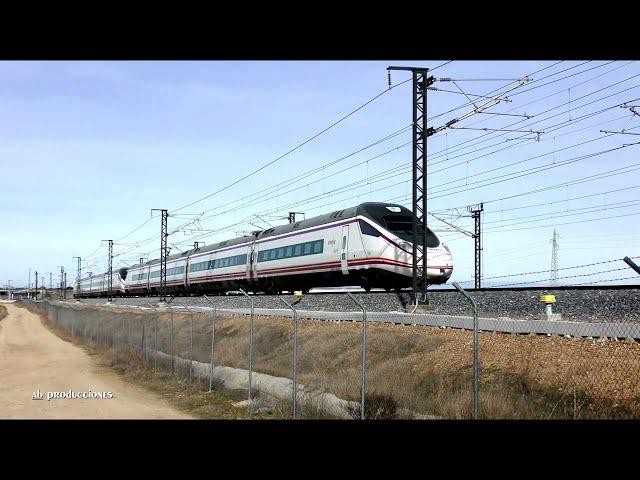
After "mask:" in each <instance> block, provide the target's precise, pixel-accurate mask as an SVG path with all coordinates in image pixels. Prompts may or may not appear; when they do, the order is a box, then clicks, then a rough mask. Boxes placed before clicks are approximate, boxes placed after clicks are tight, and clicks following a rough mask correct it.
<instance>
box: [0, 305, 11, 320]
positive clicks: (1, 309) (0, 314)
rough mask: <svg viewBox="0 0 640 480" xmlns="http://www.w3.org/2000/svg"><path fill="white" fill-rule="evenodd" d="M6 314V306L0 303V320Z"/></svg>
mask: <svg viewBox="0 0 640 480" xmlns="http://www.w3.org/2000/svg"><path fill="white" fill-rule="evenodd" d="M8 314H9V312H7V307H5V306H4V305H0V320H2V319H3V318H4V317H6V316H7V315H8Z"/></svg>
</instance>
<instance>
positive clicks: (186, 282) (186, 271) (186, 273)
mask: <svg viewBox="0 0 640 480" xmlns="http://www.w3.org/2000/svg"><path fill="white" fill-rule="evenodd" d="M189 265H191V257H187V261H186V262H185V264H184V287H185V288H189Z"/></svg>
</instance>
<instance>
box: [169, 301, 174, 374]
mask: <svg viewBox="0 0 640 480" xmlns="http://www.w3.org/2000/svg"><path fill="white" fill-rule="evenodd" d="M169 311H170V312H171V333H170V338H171V340H170V342H169V345H170V352H171V374H173V373H174V369H173V365H174V361H173V307H171V306H170V307H169Z"/></svg>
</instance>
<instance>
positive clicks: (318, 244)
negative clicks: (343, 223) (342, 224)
mask: <svg viewBox="0 0 640 480" xmlns="http://www.w3.org/2000/svg"><path fill="white" fill-rule="evenodd" d="M323 243H324V241H323V240H316V241H315V242H313V253H322V244H323Z"/></svg>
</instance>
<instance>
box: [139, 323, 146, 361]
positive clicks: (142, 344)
mask: <svg viewBox="0 0 640 480" xmlns="http://www.w3.org/2000/svg"><path fill="white" fill-rule="evenodd" d="M146 336H147V312H144V316H143V317H142V339H141V340H140V342H141V343H140V348H141V350H142V355H143V356H144V358H145V360H146V359H147V348H146V346H145V343H146V342H145V340H146Z"/></svg>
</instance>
